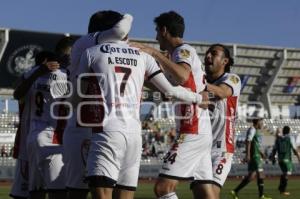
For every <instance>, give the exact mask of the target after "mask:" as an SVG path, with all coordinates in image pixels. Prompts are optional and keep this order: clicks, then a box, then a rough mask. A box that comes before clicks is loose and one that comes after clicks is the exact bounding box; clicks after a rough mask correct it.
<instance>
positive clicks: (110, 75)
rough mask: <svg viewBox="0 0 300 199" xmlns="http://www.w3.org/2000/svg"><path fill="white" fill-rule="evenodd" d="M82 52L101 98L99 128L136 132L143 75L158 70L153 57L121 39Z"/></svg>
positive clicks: (138, 125) (137, 129)
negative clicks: (95, 80)
mask: <svg viewBox="0 0 300 199" xmlns="http://www.w3.org/2000/svg"><path fill="white" fill-rule="evenodd" d="M86 53H87V56H86V57H87V59H88V61H87V62H88V65H89V68H90V71H92V73H93V74H95V75H97V79H98V82H99V89H100V91H101V97H102V100H103V109H104V111H103V115H102V116H103V122H102V124H103V130H104V131H120V130H123V131H128V132H130V133H139V131H140V129H141V126H140V119H139V109H140V100H141V92H142V88H143V83H144V77H145V74H146V73H148V74H152V72H156V71H158V70H159V68H158V67H157V64H156V63H155V61H154V59H153V58H152V57H150V56H149V55H147V54H145V53H143V52H139V50H138V49H137V48H133V47H130V46H129V45H128V44H127V43H126V42H123V41H118V42H114V43H103V44H101V45H98V46H95V47H92V48H90V49H88V50H87V52H86Z"/></svg>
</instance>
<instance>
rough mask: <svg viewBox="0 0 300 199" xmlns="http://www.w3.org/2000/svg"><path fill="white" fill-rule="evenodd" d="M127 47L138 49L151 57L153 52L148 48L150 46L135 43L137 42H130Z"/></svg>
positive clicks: (152, 49) (153, 50)
mask: <svg viewBox="0 0 300 199" xmlns="http://www.w3.org/2000/svg"><path fill="white" fill-rule="evenodd" d="M129 45H130V46H131V47H135V48H139V49H140V50H141V51H143V52H145V53H147V54H149V55H151V56H152V55H153V53H154V52H155V49H154V48H152V47H150V46H147V45H144V44H142V43H137V42H130V43H129Z"/></svg>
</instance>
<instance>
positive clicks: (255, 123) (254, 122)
mask: <svg viewBox="0 0 300 199" xmlns="http://www.w3.org/2000/svg"><path fill="white" fill-rule="evenodd" d="M261 120H263V119H262V118H255V119H253V120H252V123H253V125H257V124H258V122H259V121H261Z"/></svg>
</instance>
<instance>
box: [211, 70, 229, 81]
mask: <svg viewBox="0 0 300 199" xmlns="http://www.w3.org/2000/svg"><path fill="white" fill-rule="evenodd" d="M224 73H225V72H224V71H218V72H216V73H214V74H211V77H210V78H209V79H211V80H212V81H215V80H217V79H219V78H220V77H221V76H223V75H224Z"/></svg>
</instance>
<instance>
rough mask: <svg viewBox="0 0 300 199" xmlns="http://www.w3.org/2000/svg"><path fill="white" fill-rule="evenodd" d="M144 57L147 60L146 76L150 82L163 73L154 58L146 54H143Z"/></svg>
mask: <svg viewBox="0 0 300 199" xmlns="http://www.w3.org/2000/svg"><path fill="white" fill-rule="evenodd" d="M143 56H144V59H145V67H146V76H147V77H148V80H150V79H151V78H152V77H154V76H155V75H156V74H159V73H161V72H162V71H161V69H160V68H159V66H158V64H157V62H156V61H155V59H154V58H153V57H151V56H150V55H148V54H146V53H143Z"/></svg>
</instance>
